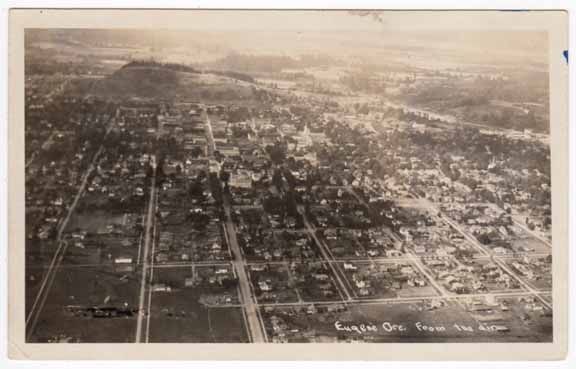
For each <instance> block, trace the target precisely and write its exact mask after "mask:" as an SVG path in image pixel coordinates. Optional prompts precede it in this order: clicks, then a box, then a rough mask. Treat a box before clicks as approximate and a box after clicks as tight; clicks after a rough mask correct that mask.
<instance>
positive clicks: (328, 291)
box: [9, 10, 568, 359]
mask: <svg viewBox="0 0 576 369" xmlns="http://www.w3.org/2000/svg"><path fill="white" fill-rule="evenodd" d="M33 12H36V13H35V14H32V13H33ZM156 12H157V13H160V14H162V11H156ZM175 12H176V13H178V14H176V15H175V16H174V18H171V17H170V16H166V17H165V18H163V19H164V26H162V25H161V24H158V25H156V23H155V22H151V23H146V19H148V18H147V16H148V15H147V14H148V13H146V14H142V16H140V15H139V14H140V13H137V12H136V13H135V14H134V15H133V16H132V20H131V21H127V22H126V23H122V21H121V19H127V18H130V17H131V15H129V14H130V12H127V13H128V14H123V15H122V17H124V18H122V17H120V14H121V13H123V11H121V10H114V11H111V15H110V18H109V19H108V21H104V22H103V24H104V25H103V26H102V25H99V24H97V23H96V22H94V21H93V22H94V23H93V24H90V23H82V22H83V21H87V20H88V19H91V18H90V17H91V16H94V18H93V19H98V18H105V17H106V15H105V14H102V13H98V12H97V11H95V10H85V11H76V12H72V14H68V13H67V11H66V10H60V11H50V10H48V11H45V13H42V11H38V10H34V11H32V10H30V11H28V12H27V11H22V12H21V13H20V14H18V13H17V14H13V15H23V16H22V17H21V19H23V21H22V22H21V23H22V24H23V25H22V26H21V27H20V26H19V28H18V30H19V32H18V36H19V37H18V38H17V40H16V41H15V43H16V44H17V45H14V44H13V45H11V47H13V48H16V47H17V48H18V50H19V52H18V54H16V55H20V56H21V57H20V56H19V57H16V59H14V56H13V58H12V59H11V61H12V64H11V67H14V68H18V70H19V71H20V74H18V73H17V74H18V76H20V77H11V78H14V79H16V78H20V83H21V86H20V87H18V88H19V89H18V90H16V92H18V93H22V95H21V98H22V101H21V102H20V103H19V105H17V106H18V109H15V110H16V111H17V112H16V113H15V114H17V115H18V118H15V119H17V120H18V123H15V121H12V120H11V122H10V129H11V130H12V133H11V137H16V139H15V141H13V142H11V145H12V146H11V153H14V152H16V153H17V154H16V155H19V159H15V158H14V157H12V158H11V165H18V171H19V173H21V174H19V175H20V176H21V177H18V178H19V179H16V181H18V182H17V183H19V184H20V185H21V188H20V186H19V188H18V191H19V192H15V188H14V187H12V188H11V192H10V193H11V195H10V196H17V199H15V200H12V199H11V200H10V201H11V204H14V203H15V204H16V205H15V206H16V207H17V208H18V210H14V209H15V207H14V206H13V207H12V209H11V211H12V212H11V218H10V221H11V240H12V241H11V242H10V248H11V252H13V254H11V255H12V256H13V255H15V254H14V253H17V254H18V255H17V256H15V257H13V258H12V259H10V260H11V264H10V276H11V277H12V276H13V275H18V279H19V280H18V281H16V280H12V281H11V283H17V282H18V283H20V284H19V285H18V286H19V287H18V288H17V290H18V291H17V292H16V294H14V293H12V294H11V297H10V301H9V303H10V304H11V306H12V305H17V306H19V308H18V312H17V313H16V314H17V315H16V316H15V318H14V319H11V324H14V325H13V326H12V328H14V327H18V335H19V336H20V337H21V338H23V342H22V343H23V344H24V345H27V344H43V345H42V348H43V349H44V350H48V351H49V350H51V349H52V348H54V347H58V346H63V349H64V350H65V348H66V347H69V346H72V345H58V344H91V343H104V344H118V343H122V344H128V345H122V346H120V349H119V350H124V349H128V348H131V347H138V350H139V351H145V350H147V348H146V347H147V346H132V345H129V344H134V343H136V344H150V347H153V345H152V344H154V343H171V344H211V345H215V347H216V346H217V345H216V344H224V343H226V344H232V343H235V344H243V345H241V346H240V350H243V348H242V347H250V346H252V344H280V343H285V344H289V345H281V346H282V347H288V348H290V347H291V344H306V347H308V348H309V349H310V350H314V349H315V348H314V347H316V346H318V347H321V346H322V345H317V344H326V343H331V344H338V346H332V350H340V349H341V348H342V347H347V346H348V345H347V344H350V343H357V344H360V345H356V346H354V347H362V346H369V347H374V346H372V344H376V345H377V346H376V347H382V348H383V349H384V348H385V347H387V346H386V344H418V343H421V344H440V343H442V344H446V343H454V344H473V345H472V346H471V347H475V346H477V345H478V344H510V343H514V344H516V343H523V344H534V345H535V346H529V347H539V346H538V345H546V344H548V345H553V344H562V343H564V344H565V338H566V337H565V336H566V333H565V329H566V327H565V322H564V320H565V316H564V314H565V312H566V311H567V308H566V306H565V305H566V299H565V297H566V296H565V292H566V290H565V288H566V287H563V286H561V285H562V284H563V281H562V279H559V277H560V276H559V275H557V273H558V271H560V272H564V273H565V272H566V258H565V255H566V254H565V253H566V252H567V251H566V250H567V246H568V245H567V235H566V232H567V231H566V229H567V227H566V219H565V218H566V216H567V214H564V213H565V212H566V209H567V205H559V206H558V207H556V203H554V206H553V200H554V201H555V202H560V203H562V202H563V201H564V202H565V200H563V199H562V197H563V196H567V179H566V178H567V177H566V175H567V174H566V173H560V174H558V172H564V171H565V168H566V167H565V166H564V165H565V164H563V160H567V157H566V156H567V154H566V153H567V142H564V141H563V140H564V139H565V138H566V134H567V122H568V121H567V107H566V105H567V101H568V99H567V88H566V86H567V61H568V54H567V51H566V52H565V53H562V52H561V51H562V50H566V49H567V45H566V37H567V22H566V20H567V19H566V18H565V17H563V13H562V12H549V13H548V14H542V13H543V12H540V13H539V12H536V13H538V14H532V13H530V14H528V13H526V14H525V15H524V14H520V13H518V14H514V13H504V12H488V11H484V12H482V11H479V12H456V11H452V12H444V13H445V14H443V15H439V14H435V12H434V11H428V12H410V11H404V12H399V11H373V10H339V11H322V10H314V11H312V10H310V11H297V10H284V11H282V10H252V11H249V10H244V11H243V10H191V11H175ZM91 13H94V14H91ZM436 13H437V12H436ZM73 14H74V15H73ZM76 14H78V17H76ZM84 15H85V16H84ZM116 15H118V16H116ZM440 17H442V19H446V20H447V21H446V23H445V24H448V25H449V24H452V26H445V27H443V26H438V24H436V23H437V20H438V19H440ZM546 17H548V18H546ZM30 19H33V20H38V22H37V25H35V24H34V23H33V22H31V21H29V20H30ZM43 19H48V21H47V23H45V24H44V23H43V22H42V20H43ZM62 19H64V20H66V19H70V20H74V21H71V22H70V24H69V25H68V24H66V25H65V26H62V27H61V26H59V25H58V22H60V21H61V20H62ZM171 19H174V24H170V22H171V21H170V20H171ZM451 19H453V20H454V21H453V22H452V21H451ZM135 20H138V21H139V22H141V23H139V24H136V22H135ZM27 22H28V23H27ZM107 22H108V23H107ZM107 24H108V25H107ZM442 24H444V23H442ZM466 24H471V25H475V26H466ZM504 24H505V25H506V26H503V25H504ZM515 25H518V26H515ZM13 26H14V23H13ZM458 27H460V28H459V29H457V30H455V28H458ZM552 28H553V29H554V30H553V31H551V29H552ZM14 35H15V33H13V34H12V36H14ZM11 40H13V41H14V40H15V39H14V38H11ZM559 80H560V82H558V81H559ZM11 87H12V86H11ZM559 90H560V91H559ZM12 155H14V154H12ZM556 164H558V166H557V167H556ZM553 167H554V169H553ZM554 171H556V174H555V173H553V172H554ZM558 175H559V177H558ZM13 180H14V179H13ZM13 190H14V192H13ZM553 210H554V211H553ZM15 227H17V228H18V230H17V231H15V230H14V229H15ZM15 235H17V236H15ZM14 237H17V238H14ZM14 249H18V250H14ZM555 271H557V272H556V273H555ZM560 278H562V277H560ZM11 288H12V284H11ZM13 291H14V289H12V290H11V292H13ZM15 310H16V309H11V312H13V311H15ZM557 314H558V315H557ZM14 322H15V323H14ZM558 322H561V323H560V324H558ZM562 322H564V323H562ZM48 344H49V345H48ZM378 345H381V346H378ZM276 346H279V345H268V346H266V347H267V348H268V347H276ZM74 347H75V345H74ZM80 347H82V345H80ZM170 347H172V346H170ZM257 347H260V346H257ZM408 347H410V345H408ZM413 347H418V346H413ZM478 347H480V346H478ZM499 347H503V348H502V350H501V352H505V351H507V349H506V347H508V346H506V345H501V346H499ZM259 350H262V348H261V347H260V348H259ZM372 350H374V349H372ZM520 351H522V349H520ZM527 355H528V353H527ZM296 359H297V358H296Z"/></svg>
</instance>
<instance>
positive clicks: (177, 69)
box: [67, 62, 254, 102]
mask: <svg viewBox="0 0 576 369" xmlns="http://www.w3.org/2000/svg"><path fill="white" fill-rule="evenodd" d="M67 92H68V93H69V94H74V95H82V96H88V95H91V96H98V97H102V98H108V99H118V100H125V99H131V98H153V99H159V100H173V99H180V100H203V101H206V102H210V101H216V102H218V101H236V100H250V99H253V98H254V86H253V83H252V82H251V79H250V77H249V76H245V75H241V74H235V73H233V72H226V73H224V72H219V71H214V72H200V71H198V70H196V69H194V68H192V67H188V66H184V65H180V64H161V63H155V62H131V63H128V64H126V65H124V66H123V67H121V68H120V69H118V70H117V71H116V72H114V73H113V74H111V75H110V76H108V77H105V78H102V79H81V80H78V81H76V82H75V83H73V84H71V87H70V89H69V90H68V91H67Z"/></svg>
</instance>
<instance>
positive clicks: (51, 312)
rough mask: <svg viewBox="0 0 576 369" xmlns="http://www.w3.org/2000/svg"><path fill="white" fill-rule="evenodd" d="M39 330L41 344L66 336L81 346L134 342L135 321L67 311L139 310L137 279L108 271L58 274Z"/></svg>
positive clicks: (78, 269) (79, 270)
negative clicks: (70, 309) (95, 316)
mask: <svg viewBox="0 0 576 369" xmlns="http://www.w3.org/2000/svg"><path fill="white" fill-rule="evenodd" d="M54 284H55V285H56V286H58V288H52V289H51V290H50V293H49V294H48V298H47V301H46V305H45V306H44V309H43V310H42V313H41V315H40V319H39V320H38V324H37V326H36V331H35V334H34V339H35V340H36V341H39V342H45V341H46V340H48V339H50V338H52V337H54V336H57V335H64V336H67V337H70V338H72V339H73V340H77V341H79V342H132V341H133V340H134V332H135V329H136V328H135V326H136V319H135V317H134V316H133V317H118V318H91V317H84V316H76V315H74V314H71V313H69V312H67V311H66V309H65V307H67V306H75V307H78V308H79V309H82V308H90V307H94V306H99V307H102V306H106V307H128V308H136V307H137V300H136V298H137V291H138V278H137V275H136V274H130V275H122V274H118V273H115V272H114V270H113V269H112V268H106V267H98V268H95V267H62V268H60V269H59V270H58V272H57V274H56V277H55V280H54Z"/></svg>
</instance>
